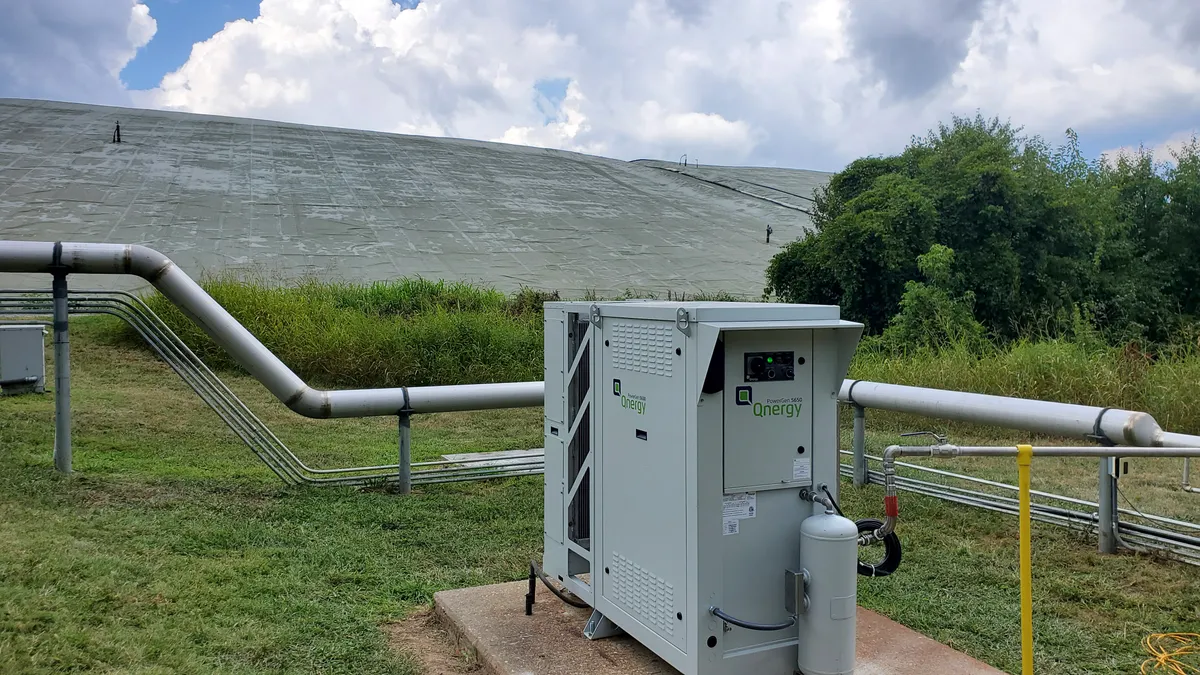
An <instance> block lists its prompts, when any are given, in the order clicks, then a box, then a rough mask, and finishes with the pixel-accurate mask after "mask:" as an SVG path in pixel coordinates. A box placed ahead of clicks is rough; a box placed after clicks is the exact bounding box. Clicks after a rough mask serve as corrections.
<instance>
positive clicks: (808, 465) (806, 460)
mask: <svg viewBox="0 0 1200 675" xmlns="http://www.w3.org/2000/svg"><path fill="white" fill-rule="evenodd" d="M792 482H793V483H799V482H807V483H811V482H812V458H811V457H798V458H796V459H793V460H792Z"/></svg>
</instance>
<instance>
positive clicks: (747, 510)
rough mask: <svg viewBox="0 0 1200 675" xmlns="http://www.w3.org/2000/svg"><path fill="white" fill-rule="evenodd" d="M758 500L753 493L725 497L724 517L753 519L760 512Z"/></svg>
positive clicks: (740, 493)
mask: <svg viewBox="0 0 1200 675" xmlns="http://www.w3.org/2000/svg"><path fill="white" fill-rule="evenodd" d="M757 502H758V499H757V497H755V495H754V493H753V492H739V493H738V494H734V495H725V498H724V500H723V504H722V506H723V507H724V510H723V512H722V514H721V515H722V516H724V517H725V518H753V517H754V514H755V512H757V511H758V503H757Z"/></svg>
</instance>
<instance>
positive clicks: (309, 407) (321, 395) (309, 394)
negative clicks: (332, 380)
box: [283, 385, 333, 420]
mask: <svg viewBox="0 0 1200 675" xmlns="http://www.w3.org/2000/svg"><path fill="white" fill-rule="evenodd" d="M283 404H284V405H286V406H287V407H288V408H291V410H292V412H295V413H298V414H300V415H304V416H305V417H310V418H312V419H320V420H324V419H329V418H330V417H333V407H332V405H331V404H330V402H329V392H327V391H321V390H320V389H313V388H312V387H310V386H308V385H304V386H303V387H302V388H300V389H298V390H297V391H296V393H295V394H293V395H292V396H290V397H288V398H287V399H285V400H284V401H283Z"/></svg>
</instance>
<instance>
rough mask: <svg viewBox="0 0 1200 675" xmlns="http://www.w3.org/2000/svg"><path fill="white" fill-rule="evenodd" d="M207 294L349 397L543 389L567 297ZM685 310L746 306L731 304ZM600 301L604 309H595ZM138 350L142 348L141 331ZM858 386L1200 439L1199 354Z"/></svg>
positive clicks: (884, 376)
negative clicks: (1093, 416) (359, 390)
mask: <svg viewBox="0 0 1200 675" xmlns="http://www.w3.org/2000/svg"><path fill="white" fill-rule="evenodd" d="M202 285H203V286H204V287H205V289H206V290H207V291H208V292H209V293H210V294H211V295H212V296H213V297H214V298H215V299H216V300H217V302H219V303H221V305H222V306H224V307H225V308H226V309H227V310H228V311H229V312H230V313H231V314H232V315H233V316H234V317H236V318H237V319H238V320H239V321H241V322H242V323H243V325H245V326H246V328H248V329H249V330H250V332H252V333H253V334H254V335H255V336H257V337H258V338H259V339H260V340H262V342H263V343H264V344H265V345H266V346H267V347H268V348H270V349H271V350H272V351H273V352H275V353H276V354H278V355H279V357H280V358H281V359H283V361H284V362H285V363H287V364H288V365H289V366H290V367H291V368H292V369H294V370H295V371H296V372H297V373H299V374H300V375H301V377H304V378H305V379H306V380H309V381H311V382H313V383H315V384H318V385H321V386H342V387H382V386H398V385H414V386H419V385H428V384H465V383H475V382H509V381H522V380H535V379H540V378H541V377H542V350H543V342H542V303H543V302H545V301H546V300H550V299H557V298H558V294H557V293H546V292H541V291H536V290H533V289H522V290H521V291H520V292H518V293H516V294H513V295H506V294H504V293H501V292H499V291H496V290H493V289H488V288H480V287H477V286H472V285H469V284H461V283H448V282H442V281H429V280H425V279H401V280H397V281H391V282H381V283H374V284H366V285H363V284H349V283H339V282H325V281H318V280H313V279H302V280H300V281H295V282H292V283H288V284H278V283H272V282H268V281H264V280H262V279H257V278H250V279H239V278H236V277H232V276H218V277H211V278H207V279H205V280H203V281H202ZM671 298H672V299H678V300H682V299H687V300H699V299H715V300H735V299H738V298H734V297H733V296H729V295H727V294H720V293H718V294H712V295H708V296H705V295H700V296H696V297H687V298H683V297H680V296H676V295H672V296H671ZM588 299H594V298H588ZM149 302H150V304H151V306H152V307H153V308H154V310H155V311H156V312H158V313H159V315H160V316H162V317H163V318H164V319H165V320H166V321H167V322H168V323H169V324H170V325H171V327H172V328H173V329H174V330H175V331H176V332H177V333H179V335H180V337H182V338H183V339H184V340H185V341H186V342H187V343H188V344H189V345H191V346H192V348H193V349H195V350H196V351H197V353H198V354H200V355H201V357H203V358H204V359H205V360H206V361H207V362H208V363H210V364H213V365H214V366H220V367H235V364H234V363H233V362H232V361H231V360H230V359H229V357H228V356H227V355H226V354H225V353H224V351H222V350H220V349H218V348H217V347H216V345H214V344H213V343H212V342H211V341H210V340H209V339H208V337H207V336H205V335H204V334H203V333H202V332H201V331H200V330H199V329H198V328H197V327H196V326H195V324H193V323H192V322H191V321H189V320H187V319H186V318H185V317H184V316H183V315H182V314H181V313H179V311H178V310H176V309H175V307H174V305H172V304H171V303H170V302H168V301H166V300H165V299H164V298H162V297H161V296H154V297H152V298H150V299H149ZM127 335H128V337H129V339H130V340H133V341H138V342H140V339H139V338H138V337H137V336H136V334H134V333H133V332H132V331H129V332H127ZM850 376H851V377H855V378H859V379H865V380H875V381H881V382H893V383H896V384H910V385H916V386H926V387H937V388H942V389H955V390H960V391H976V392H981V393H989V394H998V395H1003V396H1019V397H1023V398H1036V399H1044V400H1052V401H1063V402H1068V403H1081V404H1086V405H1098V406H1110V407H1119V408H1127V409H1131V410H1145V411H1147V412H1150V413H1151V414H1153V415H1154V417H1155V418H1156V419H1157V420H1158V421H1159V423H1160V424H1162V425H1163V426H1164V427H1165V428H1167V429H1171V430H1172V431H1180V432H1192V433H1200V400H1198V397H1197V396H1196V395H1195V386H1196V384H1197V383H1200V353H1197V350H1196V349H1178V350H1175V351H1170V352H1165V353H1161V354H1158V355H1156V356H1154V357H1153V358H1152V357H1150V356H1147V355H1146V354H1143V353H1141V352H1140V351H1138V350H1135V349H1122V348H1113V347H1108V346H1105V345H1104V344H1103V343H1101V342H1099V341H1097V340H1088V339H1078V340H1075V341H1065V340H1042V341H1019V342H1014V343H1012V344H1010V345H1007V346H1004V347H997V346H993V347H990V348H987V349H984V350H982V351H981V350H980V349H978V348H966V347H962V346H959V347H949V348H943V349H939V350H929V349H926V350H918V351H913V352H908V353H897V352H896V351H895V350H894V348H887V347H886V346H885V345H884V344H883V342H882V341H881V340H879V339H878V338H868V339H866V340H864V341H863V344H862V345H861V346H860V348H859V350H858V352H857V354H856V356H855V359H854V361H853V363H852V364H851V368H850Z"/></svg>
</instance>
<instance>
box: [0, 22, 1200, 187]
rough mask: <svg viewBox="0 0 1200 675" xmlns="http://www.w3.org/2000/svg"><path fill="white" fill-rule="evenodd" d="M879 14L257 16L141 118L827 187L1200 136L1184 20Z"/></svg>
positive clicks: (229, 32)
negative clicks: (892, 165) (979, 135)
mask: <svg viewBox="0 0 1200 675" xmlns="http://www.w3.org/2000/svg"><path fill="white" fill-rule="evenodd" d="M21 1H22V2H23V3H24V4H27V5H29V6H34V5H35V3H36V2H37V0H21ZM91 1H92V0H51V2H52V3H53V4H56V5H61V6H63V7H66V6H68V5H73V6H80V7H83V6H90V4H91ZM95 2H97V3H105V4H108V5H112V4H113V3H118V0H95ZM891 4H892V5H894V11H892V12H891V13H890V14H888V13H886V12H881V11H880V10H877V9H872V10H869V11H880V13H879V14H878V15H877V16H876V15H871V14H869V13H867V12H868V10H864V7H871V5H869V4H866V3H857V2H853V0H606V1H604V2H601V1H600V0H573V1H572V2H555V3H551V2H528V0H489V1H488V2H479V1H478V0H424V1H423V2H421V3H420V4H419V5H418V6H417V7H416V8H414V9H408V10H406V9H403V8H402V7H401V6H400V5H397V4H394V3H392V2H391V1H390V0H263V2H262V5H261V9H260V15H259V17H258V18H256V19H254V20H253V21H236V22H233V23H230V24H228V25H226V27H225V28H224V29H223V30H222V31H221V32H219V33H217V34H216V35H214V36H212V37H211V38H210V39H208V40H206V41H204V42H201V43H198V44H196V45H195V46H194V47H193V49H192V53H191V57H190V58H189V60H188V61H187V62H186V63H185V64H183V65H182V66H181V67H180V68H179V69H178V70H177V71H175V72H173V73H171V74H170V75H168V76H166V77H165V78H164V79H163V81H162V83H161V85H160V87H159V88H157V89H155V90H153V91H150V92H145V93H142V94H139V95H138V96H137V100H138V101H139V102H141V103H143V104H145V105H151V106H156V107H167V108H173V109H179V110H189V111H195V112H205V113H216V114H228V115H242V116H253V117H265V118H271V119H281V120H287V121H294V122H306V123H315V124H326V125H334V126H344V127H356V128H365V129H376V130H384V131H399V132H404V133H421V134H432V135H450V136H462V137H469V138H479V139H494V140H502V141H505V142H513V143H523V144H529V145H539V146H545V147H560V148H566V149H574V150H581V151H586V152H598V153H603V154H607V155H611V156H616V157H622V158H633V157H660V158H675V157H678V156H680V155H682V154H684V153H688V154H689V156H692V157H699V158H701V160H702V161H704V162H711V163H714V164H715V163H733V162H737V163H756V164H766V165H776V164H779V165H787V166H806V167H812V168H825V169H836V168H838V167H840V166H841V165H842V164H843V163H845V162H846V161H848V160H850V159H853V158H854V157H857V156H861V155H864V154H878V153H886V152H893V151H896V150H898V149H900V148H901V147H902V146H903V145H904V143H905V142H906V141H907V140H908V138H909V137H910V135H911V134H919V133H922V132H924V131H925V130H926V129H928V128H929V127H931V126H932V125H934V124H936V123H937V122H938V121H944V120H946V119H947V118H948V117H949V116H950V115H951V114H966V115H970V114H973V113H974V112H975V111H976V109H980V110H981V111H982V112H984V113H985V114H988V115H999V116H1001V117H1005V118H1011V119H1012V121H1013V122H1015V123H1017V124H1019V125H1022V126H1024V127H1025V129H1026V130H1027V131H1029V132H1033V133H1041V134H1045V135H1049V136H1052V137H1054V138H1058V137H1059V136H1060V134H1061V133H1062V132H1063V130H1065V129H1066V128H1067V127H1072V128H1074V129H1076V130H1077V131H1079V132H1080V133H1081V135H1082V136H1083V137H1084V138H1085V139H1086V138H1087V135H1088V131H1089V129H1097V130H1103V131H1104V132H1105V133H1106V136H1112V135H1113V133H1118V135H1119V132H1120V130H1121V129H1127V130H1130V131H1129V134H1130V136H1129V137H1130V139H1131V140H1130V142H1131V143H1133V144H1136V143H1137V142H1139V141H1140V140H1142V139H1141V137H1140V134H1143V133H1146V132H1145V130H1146V129H1151V130H1152V131H1151V132H1150V133H1151V135H1152V136H1154V137H1157V138H1166V137H1167V136H1168V135H1169V134H1170V132H1172V131H1174V130H1175V129H1178V128H1181V126H1183V124H1186V123H1180V122H1178V121H1174V122H1172V121H1163V120H1162V118H1161V114H1162V111H1172V113H1173V114H1175V115H1176V116H1177V117H1179V116H1182V117H1187V116H1188V115H1191V116H1192V118H1195V117H1197V116H1200V48H1198V47H1200V45H1197V44H1196V39H1195V38H1196V35H1198V34H1200V33H1197V32H1196V31H1192V30H1190V29H1188V30H1184V29H1179V30H1175V29H1169V28H1164V26H1166V25H1167V24H1168V23H1170V19H1171V17H1178V21H1177V22H1176V23H1178V24H1179V25H1180V26H1192V25H1200V23H1197V22H1198V21H1200V12H1193V11H1192V10H1190V9H1189V7H1190V6H1191V4H1190V3H1189V2H1188V1H1187V0H1178V1H1177V2H1176V4H1175V5H1173V7H1174V9H1170V10H1167V9H1164V10H1163V11H1157V10H1156V11H1153V12H1151V11H1143V8H1142V7H1141V6H1140V5H1138V4H1136V3H1129V2H1126V1H1123V0H1062V1H1061V2H1053V3H1047V2H1042V1H1041V0H955V2H954V3H953V5H952V6H950V5H947V4H945V3H944V2H943V0H894V1H893V2H892V3H891ZM38 6H40V5H38ZM123 6H124V7H125V8H126V9H128V8H129V7H130V6H132V7H134V8H136V7H140V5H137V4H132V3H131V1H130V0H124V3H123ZM948 7H949V10H947V9H946V8H948ZM950 10H952V11H950ZM947 11H950V13H951V14H952V15H953V16H950V17H947V16H946V13H947ZM137 12H141V13H142V14H141V15H142V16H144V18H145V19H147V20H149V16H148V14H145V12H144V8H142V10H136V11H133V10H131V11H130V12H128V14H129V18H127V19H126V20H124V22H123V23H122V24H121V30H120V32H119V33H116V34H117V35H118V36H119V37H121V38H122V41H120V43H119V44H121V45H124V47H123V48H122V49H123V50H124V51H121V50H115V51H114V49H112V48H105V49H98V52H100V53H105V54H117V55H118V56H120V55H122V54H132V52H131V51H130V49H131V47H130V45H136V44H137V43H138V42H139V40H142V38H143V37H144V36H146V35H148V34H149V33H146V32H145V28H144V27H145V25H146V23H145V22H144V21H143V22H141V23H137V22H136V21H135V19H136V17H135V16H134V15H135V14H137ZM897 17H899V18H897ZM951 19H952V20H951ZM150 21H152V20H150ZM43 23H44V22H43ZM139 27H140V28H139ZM0 30H2V29H0ZM139 30H140V31H141V32H138V31H139ZM109 32H110V33H111V32H112V31H111V30H110V31H109ZM0 53H3V48H2V47H0ZM126 60H127V58H126ZM110 62H111V63H123V61H121V60H120V58H113V59H110ZM110 71H111V67H110V69H109V71H106V72H110ZM43 77H44V78H45V79H53V78H54V77H55V76H54V75H53V74H51V73H46V74H45V75H43ZM546 80H565V81H569V86H568V88H567V94H566V96H565V97H564V98H563V100H562V101H560V102H558V103H557V107H555V108H553V109H551V110H549V111H547V110H546V109H545V103H546V102H545V99H544V97H542V96H541V95H540V94H538V92H537V91H536V89H535V87H536V85H537V84H538V83H539V82H542V81H546ZM64 82H69V79H64ZM64 86H65V85H64ZM18 89H19V87H18ZM1164 127H1165V128H1164ZM1114 130H1115V132H1114Z"/></svg>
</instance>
